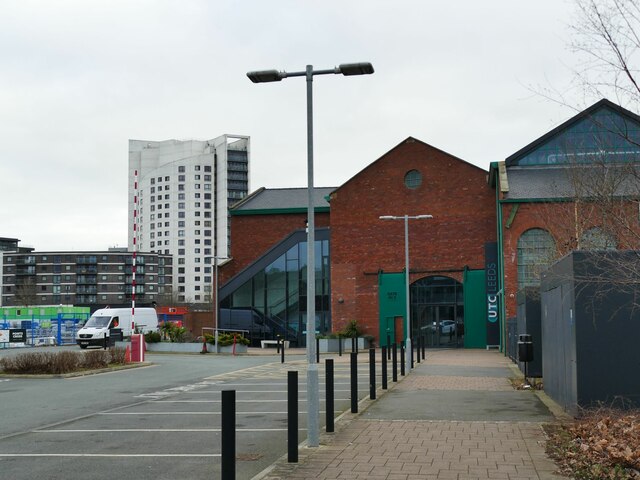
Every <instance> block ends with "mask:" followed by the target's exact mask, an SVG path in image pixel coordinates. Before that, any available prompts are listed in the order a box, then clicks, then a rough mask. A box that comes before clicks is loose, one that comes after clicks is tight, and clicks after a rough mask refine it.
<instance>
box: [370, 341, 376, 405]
mask: <svg viewBox="0 0 640 480" xmlns="http://www.w3.org/2000/svg"><path fill="white" fill-rule="evenodd" d="M369 398H370V399H371V400H375V399H376V350H375V348H370V349H369Z"/></svg>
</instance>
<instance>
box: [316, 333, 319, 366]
mask: <svg viewBox="0 0 640 480" xmlns="http://www.w3.org/2000/svg"><path fill="white" fill-rule="evenodd" d="M316 363H320V339H319V338H318V337H316Z"/></svg>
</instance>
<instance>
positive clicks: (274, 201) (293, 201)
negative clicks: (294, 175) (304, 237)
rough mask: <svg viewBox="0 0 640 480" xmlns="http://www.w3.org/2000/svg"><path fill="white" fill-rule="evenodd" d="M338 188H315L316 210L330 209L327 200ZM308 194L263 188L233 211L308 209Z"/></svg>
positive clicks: (300, 191) (285, 189)
mask: <svg viewBox="0 0 640 480" xmlns="http://www.w3.org/2000/svg"><path fill="white" fill-rule="evenodd" d="M335 189H336V187H318V188H314V192H313V193H314V205H315V208H320V207H325V208H328V207H329V202H327V200H326V198H325V197H327V196H328V195H329V194H330V193H331V192H333V191H334V190H335ZM307 199H308V193H307V189H306V188H261V189H259V190H256V191H255V192H253V193H252V194H251V195H249V196H248V197H246V198H245V199H244V200H242V201H241V202H239V203H237V204H236V205H234V206H233V207H232V208H231V210H232V211H250V210H282V209H292V208H307V205H308V200H307Z"/></svg>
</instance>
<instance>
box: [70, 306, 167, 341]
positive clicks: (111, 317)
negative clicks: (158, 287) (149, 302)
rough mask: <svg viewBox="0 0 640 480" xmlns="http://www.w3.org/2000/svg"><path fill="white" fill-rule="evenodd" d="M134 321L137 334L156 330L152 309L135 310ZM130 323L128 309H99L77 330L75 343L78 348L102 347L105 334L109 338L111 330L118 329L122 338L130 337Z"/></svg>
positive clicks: (155, 316) (129, 310)
mask: <svg viewBox="0 0 640 480" xmlns="http://www.w3.org/2000/svg"><path fill="white" fill-rule="evenodd" d="M134 321H135V327H136V328H137V329H138V331H139V332H142V333H147V332H154V331H156V330H157V329H158V315H157V314H156V311H155V309H153V308H136V309H135V317H134ZM131 323H132V322H131V309H130V308H101V309H100V310H96V311H95V312H94V313H93V315H91V318H89V320H87V323H85V324H84V326H83V327H82V328H81V329H80V330H78V332H77V333H76V343H77V344H78V345H80V348H87V347H89V346H92V345H97V346H103V345H104V339H105V334H106V337H107V338H109V329H111V328H120V329H122V336H123V337H130V336H131V334H132V333H133V330H132V328H131Z"/></svg>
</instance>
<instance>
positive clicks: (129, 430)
mask: <svg viewBox="0 0 640 480" xmlns="http://www.w3.org/2000/svg"><path fill="white" fill-rule="evenodd" d="M298 430H301V431H306V428H299V429H298ZM221 431H222V429H221V428H95V429H93V428H88V429H85V430H80V429H73V430H63V429H60V430H32V431H31V433H104V432H115V433H133V432H135V433H162V432H170V433H181V432H182V433H196V432H214V433H216V432H221ZM286 431H287V429H286V428H236V432H242V433H256V432H286Z"/></svg>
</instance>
